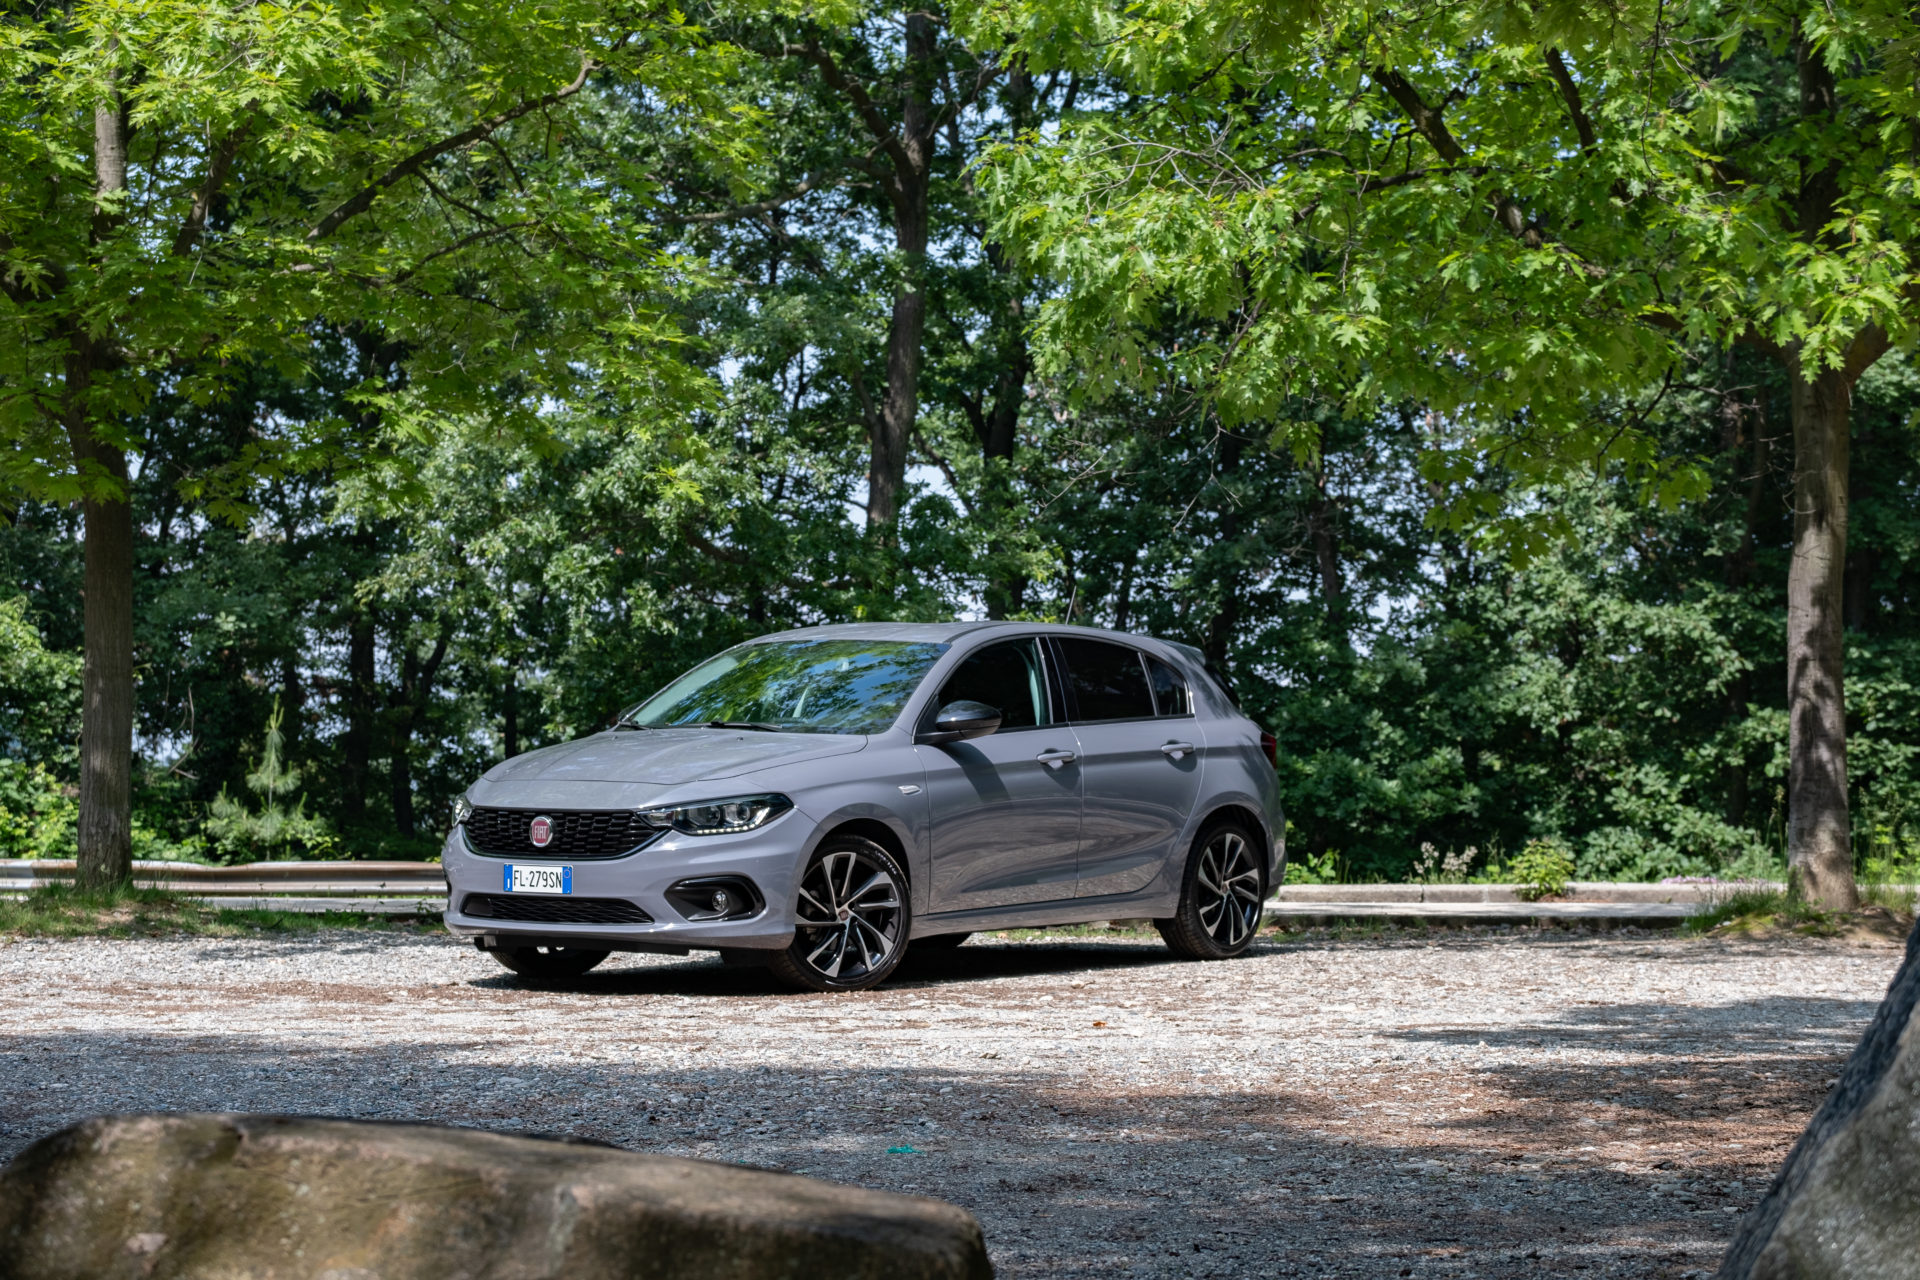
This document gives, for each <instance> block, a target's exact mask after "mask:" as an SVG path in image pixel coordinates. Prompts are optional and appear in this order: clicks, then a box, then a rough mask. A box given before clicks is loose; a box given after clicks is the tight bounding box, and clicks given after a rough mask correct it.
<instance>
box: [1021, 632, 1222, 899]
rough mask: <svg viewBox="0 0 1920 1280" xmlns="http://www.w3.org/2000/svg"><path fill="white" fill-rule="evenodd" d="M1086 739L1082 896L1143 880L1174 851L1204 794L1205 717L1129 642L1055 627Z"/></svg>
mask: <svg viewBox="0 0 1920 1280" xmlns="http://www.w3.org/2000/svg"><path fill="white" fill-rule="evenodd" d="M1051 647H1052V649H1053V651H1054V652H1055V654H1057V655H1058V658H1059V661H1060V670H1061V683H1062V684H1063V685H1064V686H1065V689H1066V693H1067V701H1068V708H1069V715H1070V716H1071V717H1072V721H1073V728H1074V734H1075V735H1076V736H1077V737H1078V738H1079V740H1080V753H1081V754H1080V768H1081V773H1082V782H1081V789H1082V792H1083V794H1084V797H1085V800H1084V806H1083V809H1082V812H1081V819H1080V873H1079V877H1078V884H1077V888H1076V894H1077V896H1079V897H1083V898H1093V897H1103V896H1106V895H1109V894H1116V893H1133V892H1135V891H1137V890H1140V889H1144V888H1146V887H1147V885H1148V884H1150V883H1151V882H1152V881H1153V879H1154V877H1155V876H1157V875H1159V874H1160V871H1161V868H1162V867H1164V866H1165V865H1166V863H1167V861H1168V859H1170V858H1176V857H1180V856H1183V855H1184V854H1185V853H1186V850H1185V849H1184V848H1181V847H1179V839H1180V835H1181V833H1182V832H1183V831H1184V830H1185V829H1186V826H1187V819H1188V816H1189V815H1190V814H1192V812H1193V806H1194V805H1195V803H1197V801H1198V800H1199V796H1200V770H1201V755H1202V752H1201V748H1203V747H1204V746H1205V745H1206V743H1205V741H1204V739H1203V738H1202V737H1201V735H1200V725H1199V722H1198V721H1197V720H1196V719H1195V718H1194V714H1193V696H1192V692H1191V690H1189V689H1188V687H1187V682H1186V679H1185V678H1184V677H1183V676H1182V675H1181V674H1180V673H1179V672H1178V671H1176V670H1174V669H1173V668H1172V667H1171V666H1168V665H1167V664H1166V663H1164V662H1162V661H1161V660H1160V659H1158V658H1154V657H1151V656H1149V655H1148V654H1145V653H1142V652H1141V651H1140V650H1138V649H1135V648H1132V647H1131V646H1128V645H1122V644H1115V643H1112V642H1110V641H1106V640H1092V639H1082V638H1080V637H1077V636H1054V637H1052V638H1051Z"/></svg>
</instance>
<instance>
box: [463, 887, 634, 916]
mask: <svg viewBox="0 0 1920 1280" xmlns="http://www.w3.org/2000/svg"><path fill="white" fill-rule="evenodd" d="M460 913H461V914H462V915H469V916H481V917H484V918H486V919H488V920H518V921H521V922H523V923H528V924H652V923H653V917H652V916H650V915H648V914H647V913H646V912H644V911H642V910H641V909H640V908H638V907H636V906H634V905H633V904H632V903H631V902H627V901H625V900H623V899H620V898H571V897H552V898H544V897H542V898H535V897H527V896H523V895H520V894H513V893H470V894H468V895H467V896H466V900H465V901H463V902H462V903H461V904H460Z"/></svg>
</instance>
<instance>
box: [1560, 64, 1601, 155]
mask: <svg viewBox="0 0 1920 1280" xmlns="http://www.w3.org/2000/svg"><path fill="white" fill-rule="evenodd" d="M1547 70H1548V71H1550V72H1552V73H1553V82H1554V83H1555V84H1557V85H1559V86H1560V98H1561V100H1562V101H1564V102H1565V103H1566V104H1567V114H1568V115H1570V116H1572V117H1573V128H1574V132H1576V133H1578V134H1579V135H1580V146H1581V147H1582V148H1583V149H1585V150H1587V151H1591V150H1593V149H1594V148H1595V147H1596V146H1598V145H1600V135H1599V134H1597V133H1595V132H1594V128H1593V120H1592V119H1591V118H1590V117H1589V116H1588V115H1587V109H1586V107H1584V106H1582V105H1581V102H1580V86H1579V85H1577V84H1575V83H1574V82H1573V73H1572V72H1571V71H1569V70H1568V69H1567V60H1566V59H1565V58H1563V57H1561V56H1560V51H1559V50H1558V49H1556V48H1554V47H1553V46H1552V45H1548V46H1547Z"/></svg>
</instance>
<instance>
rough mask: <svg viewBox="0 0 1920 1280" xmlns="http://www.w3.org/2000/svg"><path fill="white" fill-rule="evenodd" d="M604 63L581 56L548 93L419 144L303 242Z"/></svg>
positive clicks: (568, 92) (578, 85)
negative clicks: (575, 71) (572, 72)
mask: <svg viewBox="0 0 1920 1280" xmlns="http://www.w3.org/2000/svg"><path fill="white" fill-rule="evenodd" d="M627 39H628V37H627V36H624V35H623V36H621V37H620V39H619V40H617V41H615V42H614V45H613V48H614V50H616V51H617V50H618V49H619V48H620V47H621V46H622V45H624V44H626V42H627ZM605 65H606V64H605V63H604V62H602V61H600V60H598V59H595V58H582V59H580V74H579V75H577V76H575V77H574V78H573V80H572V81H571V82H570V83H568V84H566V85H563V86H562V87H561V88H558V89H555V90H554V91H553V92H552V93H545V94H542V95H540V96H539V97H538V98H529V99H528V100H527V101H525V102H522V103H520V104H519V105H517V106H514V107H510V108H508V109H507V110H505V111H502V112H500V113H499V114H497V115H492V116H488V117H487V118H486V119H485V120H482V121H480V122H478V123H477V124H474V125H472V126H470V127H469V128H465V129H462V130H461V131H460V132H459V133H456V134H453V135H451V136H449V137H445V138H442V139H441V140H440V141H438V142H436V143H433V144H432V145H431V146H426V147H422V148H420V150H418V151H416V152H414V153H413V154H412V155H410V156H408V157H407V158H406V159H404V160H401V161H400V162H399V163H397V164H395V165H394V166H393V167H392V168H390V169H388V170H387V171H386V172H385V173H383V174H381V175H380V176H379V177H378V178H375V179H374V180H373V181H372V182H370V183H368V184H367V185H366V186H364V187H362V188H360V190H358V191H356V192H354V193H353V194H352V195H350V196H348V197H347V198H346V199H345V200H343V201H341V202H340V203H339V204H337V205H335V206H334V207H333V209H332V210H331V211H330V212H329V213H327V214H326V216H324V217H323V218H321V219H320V221H318V222H316V223H314V224H313V227H312V229H311V230H309V231H308V232H307V243H308V244H313V243H315V242H316V241H320V240H324V239H326V238H327V237H328V236H330V235H332V234H333V233H334V232H336V231H338V230H339V229H340V227H341V226H342V225H343V224H344V223H346V222H347V221H348V220H349V219H351V218H355V217H358V216H359V215H360V214H363V213H365V212H366V211H367V210H368V209H370V208H372V207H373V202H374V201H375V200H377V199H379V197H380V194H381V193H382V192H384V191H385V190H386V189H387V188H389V187H391V186H393V185H394V184H395V183H396V182H399V181H401V180H402V179H404V178H407V177H410V176H412V175H413V174H416V173H418V172H419V171H420V170H421V169H422V168H423V167H424V166H426V165H428V164H431V163H432V162H433V161H435V160H437V159H439V158H440V157H441V156H443V155H445V154H446V153H447V152H449V151H458V150H459V149H460V148H462V147H470V146H472V145H473V144H474V143H476V142H480V141H483V140H485V139H486V138H489V137H491V136H492V135H493V134H494V132H495V131H497V130H499V129H500V128H502V127H503V126H505V125H508V124H511V123H513V122H514V121H515V120H518V119H519V118H520V117H521V116H524V115H528V114H531V113H532V112H535V111H541V110H544V109H545V108H547V107H551V106H553V105H554V104H555V103H559V102H565V101H566V100H567V99H568V98H571V97H573V95H575V94H576V93H579V92H580V91H581V90H582V89H584V88H586V86H587V77H589V76H591V75H592V74H593V73H594V72H595V71H597V70H599V69H600V68H601V67H603V66H605Z"/></svg>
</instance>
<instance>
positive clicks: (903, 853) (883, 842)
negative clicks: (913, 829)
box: [808, 818, 913, 884]
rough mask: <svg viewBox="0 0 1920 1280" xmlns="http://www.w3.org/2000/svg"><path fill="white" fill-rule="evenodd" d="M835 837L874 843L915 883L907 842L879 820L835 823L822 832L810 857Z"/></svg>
mask: <svg viewBox="0 0 1920 1280" xmlns="http://www.w3.org/2000/svg"><path fill="white" fill-rule="evenodd" d="M835 836H860V837H861V838H862V839H866V840H871V841H873V842H874V843H875V844H877V845H879V846H880V847H881V848H882V849H885V850H886V851H887V852H888V853H890V854H892V855H893V860H894V861H895V862H897V863H899V864H900V873H901V874H902V875H904V876H906V878H907V883H908V884H912V883H913V868H912V867H911V866H909V865H908V860H907V846H906V842H905V841H904V840H902V839H901V838H900V833H899V832H898V831H895V830H894V829H893V828H892V827H891V826H889V825H887V824H886V823H885V822H883V821H881V820H880V819H879V818H843V819H841V820H840V821H838V822H835V823H833V824H832V825H831V826H828V827H826V828H825V829H824V830H823V831H821V833H820V838H819V839H818V840H816V841H815V842H814V845H813V850H811V851H809V853H808V857H809V858H811V857H812V855H813V853H814V852H817V851H818V850H819V849H820V847H821V846H822V845H824V844H826V842H827V841H829V840H831V839H833V838H834V837H835Z"/></svg>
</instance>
